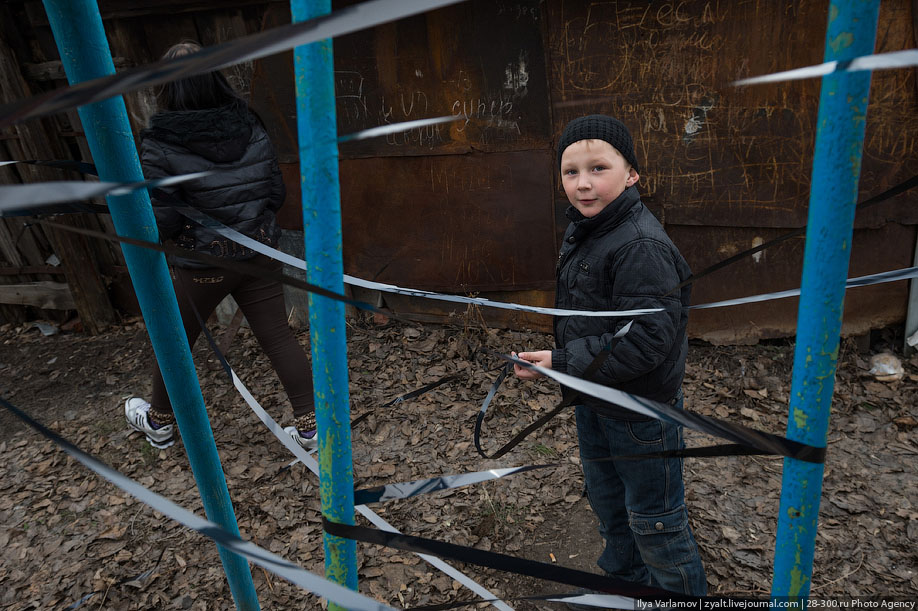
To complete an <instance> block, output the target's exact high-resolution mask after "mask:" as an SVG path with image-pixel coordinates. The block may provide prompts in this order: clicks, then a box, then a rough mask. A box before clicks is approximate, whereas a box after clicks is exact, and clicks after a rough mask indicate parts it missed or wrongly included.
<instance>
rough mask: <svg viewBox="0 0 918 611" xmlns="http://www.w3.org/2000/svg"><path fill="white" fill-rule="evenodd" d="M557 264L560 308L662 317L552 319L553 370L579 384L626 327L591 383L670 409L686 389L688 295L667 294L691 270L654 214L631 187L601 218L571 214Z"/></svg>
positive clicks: (626, 415)
mask: <svg viewBox="0 0 918 611" xmlns="http://www.w3.org/2000/svg"><path fill="white" fill-rule="evenodd" d="M567 216H568V218H569V219H570V220H571V224H570V225H569V226H568V228H567V231H566V232H565V234H564V241H563V242H562V245H561V254H560V257H559V259H558V286H557V292H556V296H555V305H556V307H559V308H565V309H572V310H593V311H602V310H636V309H644V308H648V309H649V308H661V309H662V311H661V312H658V313H654V314H648V315H644V316H635V317H633V319H629V318H601V317H587V316H559V317H556V318H555V343H556V346H557V348H556V349H555V350H553V351H552V368H554V369H556V370H558V371H561V372H565V373H569V374H571V375H574V376H577V377H582V376H583V372H584V370H586V368H587V367H588V366H589V365H590V363H591V362H592V361H593V359H594V357H595V356H596V355H597V354H599V353H600V352H601V351H602V349H603V348H604V347H606V346H607V345H609V342H610V341H611V339H612V336H613V335H614V334H615V332H616V331H618V330H619V329H620V328H621V327H622V326H624V325H625V324H626V323H627V322H628V320H633V321H634V324H633V325H632V327H631V330H630V331H629V332H628V333H627V334H626V335H625V336H624V337H623V338H622V339H621V341H620V342H619V343H618V344H617V345H616V347H615V349H614V350H613V352H612V354H611V355H610V356H609V357H608V358H607V359H606V360H605V362H604V363H603V366H602V367H601V368H600V370H599V371H598V372H597V374H596V375H595V376H593V380H592V381H594V382H597V383H599V384H603V385H606V386H612V387H614V388H617V389H619V390H623V391H625V392H628V393H631V394H635V395H639V396H642V397H647V398H649V399H654V400H657V401H664V402H667V401H671V400H672V399H674V398H675V397H676V396H677V394H678V392H679V390H680V389H681V387H682V378H683V376H684V374H685V357H686V352H687V351H688V341H687V339H686V333H685V330H686V324H687V322H688V310H687V309H686V307H687V306H688V305H689V296H690V290H691V289H690V288H689V287H685V288H683V289H682V290H681V291H676V292H674V293H672V294H669V295H667V294H666V292H667V291H669V290H670V289H671V288H673V287H674V286H676V285H677V284H679V283H680V282H681V281H682V280H685V279H686V278H688V276H689V275H690V274H691V270H690V269H689V266H688V264H687V263H686V262H685V259H683V258H682V255H681V254H680V253H679V250H678V249H677V248H676V246H675V245H674V244H673V243H672V241H671V240H670V239H669V236H667V235H666V231H665V230H664V229H663V226H662V225H660V222H659V221H657V219H656V217H654V215H653V213H652V212H650V210H648V209H647V208H646V207H645V206H644V204H643V203H642V202H641V199H640V196H639V195H638V191H637V189H636V188H635V187H629V188H627V189H625V191H624V192H623V193H622V194H621V195H620V196H619V197H618V198H617V199H615V200H614V201H613V202H611V203H610V204H609V205H608V206H606V207H605V208H604V209H603V210H602V211H601V212H600V213H599V214H597V215H596V216H595V217H592V218H586V217H584V216H583V215H582V214H580V212H578V211H577V210H576V209H575V208H574V207H573V206H572V207H570V208H569V209H568V212H567ZM582 402H583V404H584V405H588V406H596V407H602V408H603V412H604V413H605V414H608V415H613V416H614V417H617V418H620V419H623V420H642V419H645V417H643V416H640V415H638V414H636V413H635V412H632V411H629V410H626V409H624V408H621V407H616V406H614V405H612V404H610V403H606V402H604V401H600V400H599V399H594V398H592V397H585V398H584V399H582Z"/></svg>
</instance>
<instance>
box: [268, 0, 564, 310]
mask: <svg viewBox="0 0 918 611" xmlns="http://www.w3.org/2000/svg"><path fill="white" fill-rule="evenodd" d="M341 4H344V3H341ZM335 6H336V7H337V6H339V3H336V5H335ZM287 20H289V12H288V11H287V10H286V8H285V7H283V6H282V5H273V6H272V7H271V8H270V10H269V12H268V13H267V14H266V17H265V23H266V25H268V26H270V25H274V24H279V23H284V22H286V21H287ZM542 41H543V31H542V24H541V12H540V9H539V2H538V1H532V2H522V3H505V2H491V1H483V0H478V1H472V2H466V3H463V4H459V5H456V6H452V7H448V8H446V9H443V10H439V11H434V12H432V13H428V14H426V15H421V16H417V17H413V18H409V19H405V20H402V21H399V22H397V23H392V24H387V25H383V26H380V27H377V28H374V29H372V30H369V31H366V32H360V33H358V34H353V35H350V36H344V37H342V38H340V39H336V40H335V79H336V83H335V86H336V87H335V88H336V96H337V116H338V132H339V133H340V134H348V133H352V132H356V131H359V130H362V129H367V128H371V127H376V126H379V125H385V124H389V123H398V122H404V121H411V120H415V119H422V118H430V117H444V116H448V117H455V118H456V120H455V121H454V122H452V123H445V124H440V125H436V126H432V127H429V128H420V129H415V130H412V131H409V132H406V133H402V134H395V135H391V136H387V137H381V138H375V139H370V140H360V141H355V142H350V143H346V144H343V145H341V147H340V154H341V159H342V162H341V166H340V178H341V197H342V216H343V218H342V222H343V226H344V251H345V261H344V263H345V270H346V271H347V273H349V274H352V275H355V276H359V277H362V278H367V279H372V280H378V281H381V282H390V283H396V284H401V285H403V286H412V287H417V288H424V289H429V290H439V291H460V292H461V291H503V290H531V289H541V290H552V288H553V286H554V267H553V266H554V260H555V255H554V250H555V237H554V235H555V221H554V218H553V214H554V213H553V209H552V197H551V190H552V173H553V169H552V165H553V162H552V152H551V148H550V147H551V120H550V117H549V110H550V105H549V98H548V78H547V75H546V71H545V51H544V48H543V44H542ZM291 72H292V55H291V54H289V53H288V54H285V55H280V56H276V57H273V58H267V59H265V60H263V61H261V62H258V63H257V65H256V67H255V72H254V77H253V85H252V89H253V104H254V105H255V107H256V108H257V109H258V111H259V113H260V114H261V115H262V116H263V117H264V118H265V120H266V122H267V123H268V124H269V127H270V129H271V135H272V137H273V138H274V141H275V144H276V146H277V148H278V151H279V155H280V156H281V161H282V164H283V165H284V171H285V173H286V175H287V176H288V179H287V184H288V187H290V190H291V193H290V194H289V195H288V204H287V206H285V209H284V211H283V213H282V216H281V222H282V224H283V226H285V227H286V228H288V229H296V228H299V227H301V226H302V221H301V219H300V218H299V211H298V210H297V203H298V202H299V194H298V180H296V174H297V143H296V123H295V121H296V112H295V100H294V92H293V88H292V84H293V83H292V79H291V78H290V74H291ZM295 185H296V186H295ZM515 236H524V238H519V237H515Z"/></svg>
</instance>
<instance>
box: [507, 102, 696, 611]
mask: <svg viewBox="0 0 918 611" xmlns="http://www.w3.org/2000/svg"><path fill="white" fill-rule="evenodd" d="M558 164H559V166H560V170H561V183H562V186H563V187H564V192H565V194H566V195H567V198H568V200H570V203H571V206H570V208H568V210H567V217H568V218H569V219H570V220H571V224H570V226H568V228H567V231H566V232H565V234H564V240H563V242H562V246H561V255H560V257H559V259H558V266H557V272H558V286H557V295H556V298H555V303H556V307H559V308H567V309H580V310H630V309H637V308H662V309H663V311H662V312H659V313H655V314H650V315H645V316H638V317H635V318H634V324H633V326H632V328H631V330H630V331H629V332H628V333H627V334H626V335H625V336H624V337H623V338H622V339H621V341H620V342H619V343H618V344H617V345H616V346H615V348H614V350H613V351H612V354H611V355H609V357H608V358H606V359H605V361H604V362H603V364H602V366H601V367H600V368H599V370H598V371H597V372H596V373H595V374H594V375H593V378H592V379H593V381H595V382H598V383H600V384H604V385H607V386H611V387H614V388H618V389H620V390H623V391H625V392H629V393H632V394H635V395H639V396H642V397H647V398H650V399H654V400H656V401H661V402H666V403H669V404H670V405H673V406H675V407H677V408H679V409H681V408H682V377H683V375H684V373H685V356H686V352H687V350H688V341H687V339H686V333H685V327H686V322H687V320H688V312H687V310H686V306H688V305H689V293H690V290H689V288H687V287H686V288H684V289H682V290H681V292H678V293H674V294H671V295H666V294H665V293H666V292H667V291H668V290H669V289H671V288H672V287H673V286H676V285H677V284H679V282H681V281H682V280H684V279H685V278H687V277H688V276H689V274H690V270H689V267H688V265H687V264H686V262H685V260H684V259H683V258H682V255H681V254H680V253H679V251H678V249H677V248H676V247H675V245H674V244H673V243H672V241H671V240H670V239H669V237H668V236H667V235H666V232H665V231H664V230H663V227H662V225H660V223H659V222H658V221H657V219H656V218H655V217H654V216H653V214H652V213H651V212H650V211H649V210H648V209H647V208H646V207H645V206H644V204H643V203H641V200H640V195H639V194H638V191H637V188H636V187H635V186H634V185H635V184H636V183H637V181H638V179H639V178H640V176H639V175H638V164H637V159H636V158H635V156H634V146H633V144H632V140H631V134H630V133H629V132H628V129H627V128H626V127H625V125H624V124H622V122H621V121H619V120H617V119H614V118H612V117H607V116H604V115H591V116H587V117H581V118H579V119H575V120H573V121H571V122H570V123H569V124H568V125H567V127H565V128H564V132H563V133H562V135H561V140H560V141H559V143H558ZM626 322H627V320H623V319H621V318H591V317H585V316H565V317H557V318H555V323H554V327H555V344H556V348H555V349H554V350H541V351H537V352H523V353H520V354H519V358H521V359H523V360H526V361H530V362H532V363H534V364H536V365H539V366H541V367H545V368H549V369H554V370H556V371H561V372H565V373H568V374H571V375H575V376H578V377H582V376H583V373H584V370H585V369H587V367H588V366H589V365H590V363H591V362H592V361H593V359H594V358H595V356H596V355H597V354H599V353H600V352H601V351H602V349H603V348H604V347H605V346H607V345H609V342H610V339H611V337H612V336H613V334H614V333H615V332H616V331H617V330H618V329H620V328H621V327H622V326H624V324H625V323H626ZM514 371H515V373H516V375H517V376H518V377H520V378H523V379H533V378H536V377H539V376H540V375H541V374H539V373H538V372H535V371H533V370H530V369H525V368H522V367H519V366H515V368H514ZM579 402H580V404H579V405H578V406H577V408H576V410H577V437H578V439H579V442H580V457H581V462H582V464H583V474H584V481H585V485H586V491H587V497H588V498H589V501H590V505H591V506H592V507H593V511H594V513H595V514H596V516H597V517H598V518H599V522H600V529H599V530H600V534H601V535H602V536H603V538H604V539H605V549H604V550H603V553H602V555H601V556H600V557H599V560H598V562H597V564H598V565H599V567H600V568H601V569H602V570H603V571H605V572H606V573H607V574H609V575H611V576H613V577H617V578H620V579H624V580H628V581H632V582H637V583H645V584H652V585H654V586H657V587H662V588H664V589H667V590H670V591H673V592H680V593H685V594H689V595H697V596H701V595H704V594H705V592H706V589H707V582H706V579H705V576H704V568H703V567H702V565H701V559H700V558H699V555H698V547H697V545H696V543H695V539H694V537H693V536H692V532H691V529H690V527H689V525H688V514H687V512H686V509H685V498H684V497H685V491H684V488H683V483H682V460H681V459H678V458H668V459H660V458H651V459H645V460H616V459H613V460H605V461H604V460H600V459H603V458H608V457H610V456H621V455H628V454H639V453H647V452H656V451H662V450H673V449H681V448H682V447H683V440H682V428H681V427H679V426H676V425H672V424H669V423H666V422H661V421H659V420H652V419H647V418H646V417H644V416H641V415H639V414H636V413H634V412H631V411H629V410H626V409H624V408H621V407H618V406H615V405H613V404H611V403H607V402H604V401H600V400H599V399H595V398H593V397H583V398H581V399H580V401H579ZM592 408H598V409H597V410H595V411H594V409H592Z"/></svg>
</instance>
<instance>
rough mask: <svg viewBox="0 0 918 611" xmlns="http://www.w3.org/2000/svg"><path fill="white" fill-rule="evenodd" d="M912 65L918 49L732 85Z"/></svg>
mask: <svg viewBox="0 0 918 611" xmlns="http://www.w3.org/2000/svg"><path fill="white" fill-rule="evenodd" d="M912 66H918V49H906V50H904V51H892V52H890V53H876V54H874V55H861V56H860V57H855V58H853V59H846V60H837V61H831V62H825V63H824V64H818V65H816V66H807V67H805V68H796V69H794V70H785V71H783V72H774V73H772V74H766V75H764V76H753V77H751V78H745V79H740V80H738V81H733V82H732V83H731V85H733V86H734V87H743V86H746V85H758V84H760V83H778V82H781V81H795V80H800V79H808V78H816V77H817V76H826V75H827V74H833V73H840V72H858V71H861V70H891V69H893V68H910V67H912Z"/></svg>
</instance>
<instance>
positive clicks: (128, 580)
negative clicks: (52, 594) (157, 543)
mask: <svg viewBox="0 0 918 611" xmlns="http://www.w3.org/2000/svg"><path fill="white" fill-rule="evenodd" d="M165 553H166V548H163V549H162V551H161V552H159V558H157V559H156V564H154V565H153V568H152V569H149V570H147V571H144V572H143V573H141V574H140V575H135V576H133V577H125V578H124V579H122V580H120V581H118V582H116V583H113V584H112V585H110V586H109V587H108V588H107V589H106V590H105V591H102V590H96V591H95V592H90V593H89V594H87V595H86V596H84V597H83V598H81V599H80V600H78V601H76V602H74V603H72V604H71V605H69V606H68V607H66V608H65V609H64V611H73V610H74V609H79V608H80V607H82V606H83V604H84V603H85V602H87V601H88V600H90V599H91V598H92V597H93V596H95V595H96V594H104V593H105V592H107V591H108V590H111V589H113V588H117V587H119V586H123V585H124V584H126V583H131V582H132V581H136V582H138V583H139V582H143V581H144V580H145V579H146V578H147V577H149V576H150V575H152V574H153V573H154V572H155V571H156V569H158V568H159V563H160V562H161V561H162V559H163V555H164V554H165ZM104 602H105V599H104V598H103V599H102V603H104ZM102 603H99V604H100V605H101V604H102Z"/></svg>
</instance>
